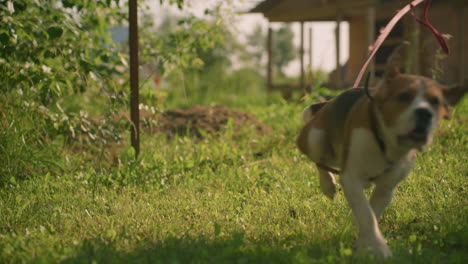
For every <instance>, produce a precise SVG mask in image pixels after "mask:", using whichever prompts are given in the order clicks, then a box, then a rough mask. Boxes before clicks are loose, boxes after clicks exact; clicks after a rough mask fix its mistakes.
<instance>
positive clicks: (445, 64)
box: [250, 0, 468, 87]
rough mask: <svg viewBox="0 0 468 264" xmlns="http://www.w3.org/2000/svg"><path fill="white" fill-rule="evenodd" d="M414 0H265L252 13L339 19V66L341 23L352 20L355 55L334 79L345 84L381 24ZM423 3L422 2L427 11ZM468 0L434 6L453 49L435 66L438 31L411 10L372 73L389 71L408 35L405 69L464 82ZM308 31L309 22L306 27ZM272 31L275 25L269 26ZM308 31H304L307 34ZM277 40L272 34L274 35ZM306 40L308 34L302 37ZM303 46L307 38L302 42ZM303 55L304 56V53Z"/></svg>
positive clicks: (437, 0) (436, 21) (435, 20)
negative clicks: (419, 20)
mask: <svg viewBox="0 0 468 264" xmlns="http://www.w3.org/2000/svg"><path fill="white" fill-rule="evenodd" d="M407 3H409V0H408V1H400V0H265V1H263V2H260V3H259V4H258V5H257V6H256V7H255V8H253V9H252V10H250V12H251V13H262V14H263V15H264V16H265V17H266V18H267V19H268V21H270V22H300V23H301V25H303V23H304V22H317V21H335V22H336V30H335V36H336V37H335V39H336V41H335V47H334V48H335V49H336V53H337V54H338V56H336V57H337V59H336V65H337V66H336V69H342V68H341V67H340V65H339V61H338V58H339V53H340V49H339V44H340V41H341V40H340V38H339V36H340V30H341V29H340V23H341V22H342V21H347V22H348V23H349V60H348V62H347V64H346V65H345V67H344V68H345V71H342V70H340V71H336V72H338V73H339V74H337V76H336V78H335V80H333V81H334V83H335V85H336V86H340V87H342V86H343V85H344V84H345V83H352V81H354V79H355V78H356V76H357V74H358V72H359V70H360V69H361V66H362V64H363V62H364V60H365V58H366V56H367V54H368V50H369V46H370V45H371V44H372V43H373V42H374V40H375V39H376V38H377V36H378V35H379V32H380V29H381V28H382V27H384V26H385V25H386V23H387V22H388V21H389V20H390V19H391V18H392V17H393V15H394V14H395V13H396V11H397V10H398V9H400V8H402V7H403V6H404V4H407ZM422 5H423V4H420V5H419V6H418V7H416V9H415V10H416V14H418V15H421V13H422ZM467 7H468V1H467V0H433V1H432V5H431V8H430V10H429V20H430V21H431V23H432V24H433V25H434V26H435V27H436V28H437V29H438V30H439V31H440V32H441V33H442V34H446V35H447V36H448V35H450V36H452V37H451V38H450V39H449V40H448V44H449V47H450V55H449V56H448V57H447V58H444V59H442V60H440V62H439V63H438V66H435V62H436V61H437V60H436V59H437V58H440V56H441V55H440V53H439V54H438V52H437V50H438V44H437V42H436V40H435V38H434V37H433V35H432V33H431V32H430V31H429V30H428V29H427V28H425V27H423V26H421V25H420V24H419V23H417V22H416V21H415V20H414V19H413V18H412V16H411V15H406V16H405V17H404V18H403V19H402V20H401V21H400V22H399V23H398V24H397V25H396V26H395V28H394V30H393V31H392V33H391V34H390V35H389V37H388V38H387V40H386V41H385V43H384V44H383V45H382V47H381V48H380V50H379V51H378V52H377V55H376V57H375V58H374V62H373V63H372V65H370V67H369V70H370V72H371V74H372V75H371V76H372V78H373V79H374V78H378V77H380V76H381V75H382V73H383V67H384V64H385V62H386V59H387V57H388V55H389V54H390V53H391V51H392V50H393V48H394V47H395V46H396V45H398V44H399V43H401V42H402V41H403V40H407V41H409V42H411V44H412V45H411V48H410V51H409V52H407V54H406V65H405V69H406V70H407V71H410V72H412V73H415V74H422V75H426V76H431V75H432V74H433V71H434V70H441V74H439V76H438V79H439V81H441V82H444V83H455V82H460V83H462V82H464V81H465V79H467V78H468V67H467V63H468V52H467V41H466V36H467V35H468V26H467V23H468V22H467V19H466V16H467V15H466V13H467V12H466V10H467ZM301 30H302V31H303V27H301ZM269 32H271V30H270V31H269ZM301 35H303V32H302V34H301ZM269 39H270V40H271V36H269ZM301 40H302V42H303V38H302V39H301ZM300 50H301V51H303V44H301V49H300ZM301 55H303V54H301ZM301 57H302V56H301ZM301 64H302V67H301V69H302V70H301V71H302V73H301V76H302V77H301V79H302V81H301V84H304V80H303V79H304V77H303V76H304V73H303V69H304V67H303V60H301ZM267 68H268V72H269V74H268V84H269V85H271V65H270V66H268V67H267Z"/></svg>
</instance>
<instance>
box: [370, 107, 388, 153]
mask: <svg viewBox="0 0 468 264" xmlns="http://www.w3.org/2000/svg"><path fill="white" fill-rule="evenodd" d="M373 106H374V103H373V102H372V101H371V102H370V107H369V115H370V125H371V127H370V128H371V131H372V134H373V135H374V138H375V141H376V142H377V145H379V149H380V151H381V152H382V154H383V155H384V157H386V155H385V154H386V151H387V146H386V145H385V142H384V140H383V139H382V137H381V136H380V133H379V127H378V124H377V123H378V121H377V116H376V113H375V108H374V107H373Z"/></svg>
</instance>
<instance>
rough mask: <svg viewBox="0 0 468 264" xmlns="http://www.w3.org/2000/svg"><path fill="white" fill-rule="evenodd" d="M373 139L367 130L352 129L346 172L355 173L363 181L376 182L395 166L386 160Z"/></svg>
mask: <svg viewBox="0 0 468 264" xmlns="http://www.w3.org/2000/svg"><path fill="white" fill-rule="evenodd" d="M373 137H374V135H373V134H372V132H371V131H370V130H368V129H364V128H357V129H354V130H353V132H352V135H351V140H350V148H349V151H348V153H347V163H346V170H352V171H356V173H357V174H359V175H361V177H362V180H364V181H373V180H376V179H377V178H378V177H379V176H381V175H383V174H386V173H387V172H388V171H390V170H393V168H394V167H395V166H397V164H395V163H394V162H391V161H389V160H388V159H387V158H386V156H385V153H383V152H382V150H381V148H380V147H379V145H378V143H377V142H376V141H375V140H374V138H373Z"/></svg>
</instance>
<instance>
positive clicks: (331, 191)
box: [320, 182, 336, 200]
mask: <svg viewBox="0 0 468 264" xmlns="http://www.w3.org/2000/svg"><path fill="white" fill-rule="evenodd" d="M320 190H322V192H323V194H325V195H326V196H327V197H328V198H330V199H331V200H333V198H334V197H335V195H336V184H335V183H333V182H321V183H320Z"/></svg>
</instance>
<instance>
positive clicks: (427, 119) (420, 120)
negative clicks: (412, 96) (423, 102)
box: [400, 108, 433, 145]
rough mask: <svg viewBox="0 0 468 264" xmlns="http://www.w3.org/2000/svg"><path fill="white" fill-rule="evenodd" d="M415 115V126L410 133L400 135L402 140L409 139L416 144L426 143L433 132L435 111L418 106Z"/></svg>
mask: <svg viewBox="0 0 468 264" xmlns="http://www.w3.org/2000/svg"><path fill="white" fill-rule="evenodd" d="M414 116H415V123H416V125H415V128H414V129H413V130H412V131H411V132H410V133H409V134H407V135H405V136H400V140H409V141H412V142H413V143H415V144H416V145H424V144H426V143H427V141H428V139H429V134H430V132H431V127H432V118H433V113H432V112H431V111H430V110H428V109H426V108H418V109H416V110H415V111H414Z"/></svg>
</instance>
